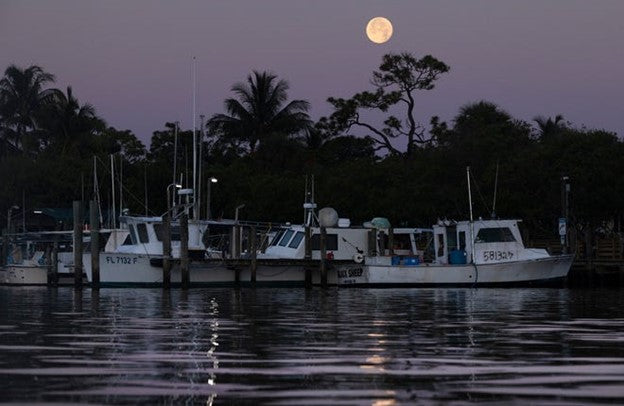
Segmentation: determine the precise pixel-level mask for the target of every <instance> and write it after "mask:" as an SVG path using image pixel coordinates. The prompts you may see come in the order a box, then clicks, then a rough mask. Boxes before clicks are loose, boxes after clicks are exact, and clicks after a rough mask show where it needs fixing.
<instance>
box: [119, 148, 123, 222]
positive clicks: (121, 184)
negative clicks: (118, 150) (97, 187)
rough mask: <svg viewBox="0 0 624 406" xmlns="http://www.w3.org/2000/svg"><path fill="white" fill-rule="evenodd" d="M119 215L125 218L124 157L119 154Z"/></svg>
mask: <svg viewBox="0 0 624 406" xmlns="http://www.w3.org/2000/svg"><path fill="white" fill-rule="evenodd" d="M119 215H120V216H123V157H122V156H121V154H119Z"/></svg>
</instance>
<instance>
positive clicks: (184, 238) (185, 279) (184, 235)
mask: <svg viewBox="0 0 624 406" xmlns="http://www.w3.org/2000/svg"><path fill="white" fill-rule="evenodd" d="M188 240H189V229H188V214H186V213H184V214H182V216H181V217H180V273H181V274H182V275H181V276H182V289H188V288H189V285H190V282H191V275H190V274H189V253H188Z"/></svg>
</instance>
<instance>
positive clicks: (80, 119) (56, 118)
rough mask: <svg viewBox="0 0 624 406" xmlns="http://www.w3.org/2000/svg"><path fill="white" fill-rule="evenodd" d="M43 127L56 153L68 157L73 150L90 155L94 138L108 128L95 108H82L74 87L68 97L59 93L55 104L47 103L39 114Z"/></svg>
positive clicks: (84, 106)
mask: <svg viewBox="0 0 624 406" xmlns="http://www.w3.org/2000/svg"><path fill="white" fill-rule="evenodd" d="M39 123H40V125H41V128H42V130H43V131H44V132H45V133H46V134H47V136H46V137H47V138H48V139H49V142H50V143H51V144H54V150H55V151H56V152H57V153H60V154H61V155H65V154H67V153H68V151H69V150H70V149H71V148H74V147H76V148H77V149H78V150H79V151H83V152H89V153H91V152H92V151H89V149H93V148H94V147H95V146H94V141H95V140H94V137H93V136H94V135H95V134H96V133H99V132H101V131H102V130H104V128H105V124H104V121H103V120H102V119H100V118H99V117H97V116H96V114H95V108H94V107H93V106H92V105H91V104H89V103H84V104H80V102H79V100H78V99H77V98H76V97H75V96H74V93H73V91H72V88H71V86H68V87H67V93H66V94H64V93H63V92H56V93H55V95H54V98H53V101H52V102H50V103H47V104H46V105H45V107H44V108H43V109H42V110H41V113H40V114H39Z"/></svg>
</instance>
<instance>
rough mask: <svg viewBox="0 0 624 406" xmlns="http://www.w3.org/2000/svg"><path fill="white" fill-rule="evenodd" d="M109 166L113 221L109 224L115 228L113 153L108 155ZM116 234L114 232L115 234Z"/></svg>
mask: <svg viewBox="0 0 624 406" xmlns="http://www.w3.org/2000/svg"><path fill="white" fill-rule="evenodd" d="M110 166H111V191H112V194H113V196H112V199H111V200H112V205H113V207H112V209H113V211H112V219H113V221H111V225H112V227H111V228H112V229H115V227H116V221H117V220H116V218H117V213H116V212H115V157H114V155H113V154H111V155H110ZM115 235H116V234H115Z"/></svg>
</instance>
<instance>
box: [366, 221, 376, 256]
mask: <svg viewBox="0 0 624 406" xmlns="http://www.w3.org/2000/svg"><path fill="white" fill-rule="evenodd" d="M368 256H369V257H374V256H377V229H376V228H373V229H371V230H370V231H369V232H368Z"/></svg>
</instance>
